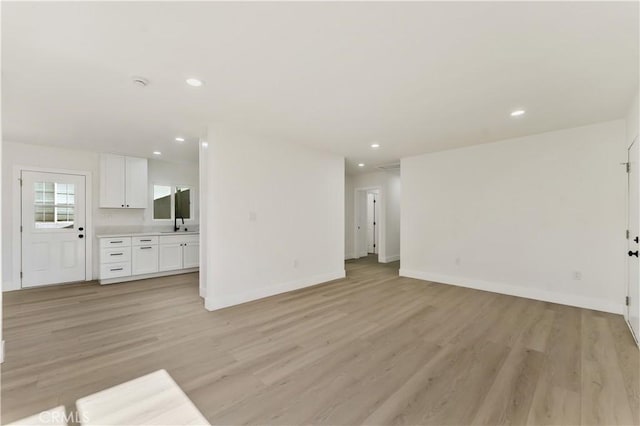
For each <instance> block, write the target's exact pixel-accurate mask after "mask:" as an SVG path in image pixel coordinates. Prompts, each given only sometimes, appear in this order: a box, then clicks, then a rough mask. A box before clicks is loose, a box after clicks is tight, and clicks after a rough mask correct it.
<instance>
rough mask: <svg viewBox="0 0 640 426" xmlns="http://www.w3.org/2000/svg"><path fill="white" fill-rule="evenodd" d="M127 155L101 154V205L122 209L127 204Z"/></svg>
mask: <svg viewBox="0 0 640 426" xmlns="http://www.w3.org/2000/svg"><path fill="white" fill-rule="evenodd" d="M124 170H125V157H124V156H122V155H113V154H100V207H104V208H116V209H121V208H124V207H126V206H125V204H126V203H125V196H124V191H125V185H124V173H125V172H124Z"/></svg>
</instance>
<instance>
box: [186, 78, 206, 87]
mask: <svg viewBox="0 0 640 426" xmlns="http://www.w3.org/2000/svg"><path fill="white" fill-rule="evenodd" d="M185 81H186V82H187V84H188V85H189V86H193V87H200V86H202V85H203V84H204V83H203V82H202V80H198V79H197V78H188V79H186V80H185Z"/></svg>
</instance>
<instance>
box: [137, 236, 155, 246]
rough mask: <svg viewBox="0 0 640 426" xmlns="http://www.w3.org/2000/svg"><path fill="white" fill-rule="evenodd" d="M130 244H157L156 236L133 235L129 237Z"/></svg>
mask: <svg viewBox="0 0 640 426" xmlns="http://www.w3.org/2000/svg"><path fill="white" fill-rule="evenodd" d="M131 244H132V245H134V246H148V245H156V244H158V237H157V236H151V237H133V238H131Z"/></svg>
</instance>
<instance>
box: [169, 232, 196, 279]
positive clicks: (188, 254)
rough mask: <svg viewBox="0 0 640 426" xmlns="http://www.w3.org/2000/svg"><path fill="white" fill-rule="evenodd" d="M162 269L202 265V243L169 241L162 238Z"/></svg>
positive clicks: (171, 269) (170, 269)
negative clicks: (163, 240) (164, 241)
mask: <svg viewBox="0 0 640 426" xmlns="http://www.w3.org/2000/svg"><path fill="white" fill-rule="evenodd" d="M159 247H160V265H159V270H160V271H173V270H176V269H187V268H197V267H198V266H200V243H199V242H198V241H193V240H192V241H184V242H179V243H175V242H167V243H163V242H162V238H160V246H159Z"/></svg>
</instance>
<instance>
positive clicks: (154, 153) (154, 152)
mask: <svg viewBox="0 0 640 426" xmlns="http://www.w3.org/2000/svg"><path fill="white" fill-rule="evenodd" d="M153 155H162V153H161V152H160V151H153Z"/></svg>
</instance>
